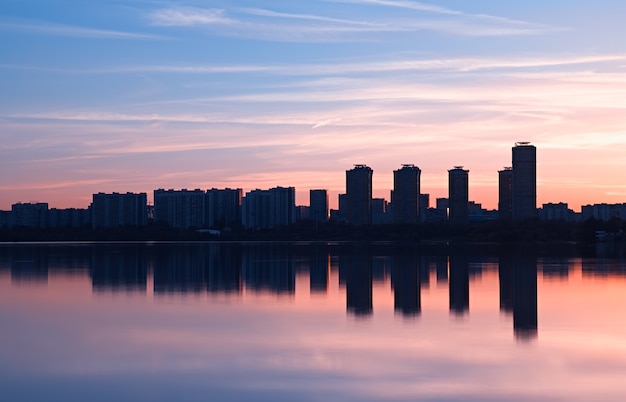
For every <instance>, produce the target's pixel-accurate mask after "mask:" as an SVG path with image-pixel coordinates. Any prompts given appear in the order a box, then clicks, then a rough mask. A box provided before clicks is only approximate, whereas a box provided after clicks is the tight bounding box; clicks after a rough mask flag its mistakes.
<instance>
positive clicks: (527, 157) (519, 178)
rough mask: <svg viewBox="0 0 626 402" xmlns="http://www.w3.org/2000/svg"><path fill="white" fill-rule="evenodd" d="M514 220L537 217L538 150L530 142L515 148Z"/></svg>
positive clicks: (517, 144)
mask: <svg viewBox="0 0 626 402" xmlns="http://www.w3.org/2000/svg"><path fill="white" fill-rule="evenodd" d="M512 194H513V219H515V220H520V219H530V218H534V217H536V216H537V149H536V148H535V147H534V146H533V145H530V144H529V143H528V142H518V143H516V144H515V146H514V147H513V186H512Z"/></svg>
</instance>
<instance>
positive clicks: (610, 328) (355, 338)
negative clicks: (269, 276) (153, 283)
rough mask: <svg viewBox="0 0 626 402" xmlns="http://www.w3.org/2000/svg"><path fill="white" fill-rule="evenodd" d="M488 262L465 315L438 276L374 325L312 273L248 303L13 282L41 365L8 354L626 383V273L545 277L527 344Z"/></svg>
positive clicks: (589, 384)
mask: <svg viewBox="0 0 626 402" xmlns="http://www.w3.org/2000/svg"><path fill="white" fill-rule="evenodd" d="M539 266H541V262H540V263H539ZM483 268H484V271H483V273H482V275H481V276H480V277H474V278H473V279H472V280H471V282H470V313H469V315H468V316H467V317H465V319H464V320H462V321H459V320H452V319H450V316H449V311H448V310H449V306H448V303H449V299H448V285H447V284H439V283H433V280H434V277H432V278H431V285H430V287H428V288H422V290H421V298H422V313H421V315H420V316H419V317H418V318H417V319H415V320H410V321H409V320H405V319H402V318H400V317H398V316H396V315H395V314H394V311H393V293H392V292H391V291H390V282H389V278H387V279H385V281H384V282H376V283H374V286H373V289H372V290H373V304H374V315H373V316H372V318H371V320H366V321H362V320H350V319H346V311H345V297H346V295H345V289H341V288H339V286H338V276H337V272H336V271H332V272H331V275H330V280H329V294H328V296H326V297H323V298H319V297H311V295H310V294H309V292H308V285H309V283H308V279H307V278H306V276H305V275H299V276H297V278H296V293H295V295H293V296H292V297H289V298H286V299H283V298H280V299H277V298H276V297H275V296H272V295H270V294H266V293H256V292H247V291H246V292H244V294H243V295H238V296H236V298H235V299H233V298H231V297H225V298H218V299H214V298H212V297H210V296H208V295H200V296H198V295H194V296H189V297H184V296H180V297H173V298H166V299H162V298H155V299H152V296H150V295H148V296H147V297H146V295H144V294H141V295H137V297H131V296H128V295H124V294H121V295H119V294H118V295H115V294H112V295H104V296H101V295H97V296H96V297H94V296H93V295H91V284H90V281H89V279H88V277H87V276H77V277H68V276H65V275H59V276H51V277H50V281H49V284H48V285H47V286H46V287H43V288H42V287H38V288H30V287H17V286H14V285H11V284H10V282H9V278H8V277H6V276H0V290H1V292H0V299H2V300H4V302H3V303H0V305H2V306H5V308H8V307H7V306H9V305H10V306H11V307H10V308H11V309H12V311H19V312H20V313H21V314H22V319H21V320H20V321H19V322H13V321H11V323H12V326H11V327H7V328H6V329H7V330H9V329H10V330H11V331H18V332H19V331H21V330H23V328H21V327H20V326H21V325H25V324H26V323H28V322H31V320H36V321H32V322H37V323H38V325H39V328H38V329H37V330H33V331H30V332H27V333H26V332H25V333H24V336H23V337H22V340H21V341H20V342H22V343H19V344H18V345H17V346H23V347H21V348H20V349H19V357H20V359H22V360H21V361H22V362H23V361H26V362H28V364H29V365H28V367H27V368H26V367H22V366H20V364H18V363H19V362H18V360H17V357H16V356H13V354H12V353H11V352H9V351H7V350H6V349H5V351H4V352H3V356H4V359H5V361H8V362H13V361H15V363H16V364H15V365H14V369H15V370H16V372H28V373H31V374H32V373H33V370H35V372H36V373H38V374H41V373H44V374H45V373H54V374H55V375H69V376H72V375H81V376H87V377H89V376H96V375H122V376H127V375H134V374H139V373H152V374H153V375H154V374H155V373H162V374H166V375H174V376H175V375H183V376H186V378H197V377H196V376H199V377H201V378H203V381H205V382H208V383H209V384H213V383H211V382H210V381H212V380H213V379H217V378H219V380H216V381H222V383H221V384H220V385H229V386H233V387H244V388H250V389H259V390H268V389H277V390H278V389H280V390H283V391H285V390H294V391H303V390H306V389H308V388H307V387H311V391H314V392H316V393H320V392H324V391H325V392H332V393H333V394H334V395H341V396H346V397H347V396H351V397H353V398H355V397H360V398H364V399H372V398H374V399H378V400H382V399H387V400H389V399H420V398H422V399H429V398H430V399H437V398H439V399H441V398H446V397H447V398H469V397H471V396H473V395H475V396H481V395H482V396H484V395H485V394H486V393H487V394H488V395H490V396H492V397H494V398H498V397H502V398H503V399H511V398H513V399H515V398H520V399H524V400H526V399H542V398H543V397H545V396H546V395H550V396H551V397H558V398H570V399H580V398H582V399H588V398H593V397H597V396H598V395H605V393H606V395H611V394H614V392H615V391H616V390H619V389H621V388H622V381H623V371H624V370H625V369H626V367H624V364H623V362H624V361H626V344H625V343H624V342H623V341H622V340H623V339H624V338H625V334H626V332H625V331H626V327H625V326H624V324H623V322H621V321H620V320H615V319H614V317H615V316H619V314H620V306H621V305H623V301H624V293H623V285H624V280H623V278H619V277H615V276H613V277H609V278H595V277H583V276H582V273H581V263H580V260H573V261H572V268H573V270H572V271H570V274H569V276H568V280H567V281H558V282H555V281H551V280H544V278H543V277H542V276H541V275H540V276H539V278H538V296H539V300H538V307H539V311H538V316H539V337H538V339H537V340H536V341H534V342H532V343H530V344H523V345H516V344H515V341H514V337H513V329H512V325H513V324H512V317H510V316H507V317H503V316H501V315H500V312H499V303H498V297H499V290H498V289H499V288H498V286H499V284H498V276H497V264H496V263H495V262H485V263H483ZM581 295H584V297H581ZM77 297H78V298H79V299H80V300H81V302H80V303H77V299H76V298H77ZM9 300H10V303H9V302H8V301H9ZM61 311H63V314H60V312H61ZM26 317H29V318H26ZM46 317H47V318H46ZM581 322H584V325H581ZM59 334H61V335H63V336H61V337H59ZM42 337H45V339H46V341H47V342H50V340H51V339H54V342H55V344H56V345H57V347H56V348H55V350H54V351H52V352H51V351H49V350H47V349H45V348H43V347H42V348H32V347H27V346H28V343H29V342H34V343H36V344H37V345H46V342H43V341H42V339H41V338H42ZM3 345H5V347H6V346H7V344H6V340H5V342H4V343H3ZM16 350H17V349H16ZM29 353H32V356H30V355H29V356H27V357H25V356H24V355H25V354H29ZM220 373H221V375H222V376H220ZM233 373H240V374H241V375H236V376H234V377H233ZM189 376H192V377H189ZM311 378H314V379H315V380H311ZM520 378H523V380H520ZM337 379H340V381H339V380H337ZM232 381H235V383H233V382H232ZM529 383H532V384H533V386H532V387H529V386H528V384H529ZM313 387H314V389H313Z"/></svg>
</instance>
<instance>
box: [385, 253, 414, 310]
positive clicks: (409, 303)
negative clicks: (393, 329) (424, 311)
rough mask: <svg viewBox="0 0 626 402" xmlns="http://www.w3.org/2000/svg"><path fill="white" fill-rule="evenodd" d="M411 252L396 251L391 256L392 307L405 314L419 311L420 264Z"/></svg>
mask: <svg viewBox="0 0 626 402" xmlns="http://www.w3.org/2000/svg"><path fill="white" fill-rule="evenodd" d="M418 261H419V260H418V258H417V257H416V256H415V255H414V254H413V253H406V252H400V251H399V252H397V253H396V254H394V258H393V269H392V271H391V286H392V287H393V299H394V309H395V310H396V311H399V312H401V313H402V314H403V315H405V316H411V315H417V314H419V313H420V311H421V297H420V296H421V295H420V266H419V262H418Z"/></svg>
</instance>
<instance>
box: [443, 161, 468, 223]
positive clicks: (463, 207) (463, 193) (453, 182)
mask: <svg viewBox="0 0 626 402" xmlns="http://www.w3.org/2000/svg"><path fill="white" fill-rule="evenodd" d="M468 173H469V170H464V169H463V166H455V167H454V169H450V170H448V210H449V220H450V222H452V223H467V220H468V217H469V209H468V208H469V205H468V203H469V176H468Z"/></svg>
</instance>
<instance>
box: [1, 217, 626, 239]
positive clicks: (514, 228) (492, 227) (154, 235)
mask: <svg viewBox="0 0 626 402" xmlns="http://www.w3.org/2000/svg"><path fill="white" fill-rule="evenodd" d="M598 231H605V232H609V233H624V232H626V221H622V220H621V219H619V218H613V219H611V220H609V221H602V220H596V219H593V218H591V219H588V220H586V221H583V222H565V221H556V220H555V221H549V220H539V219H532V220H522V221H505V220H494V221H487V222H475V223H467V224H453V223H450V222H427V223H420V224H408V225H407V224H404V225H401V224H386V225H359V226H355V225H351V224H348V223H344V222H334V221H329V222H324V223H320V222H312V221H298V222H296V223H295V224H292V225H289V226H280V227H276V228H272V229H260V230H246V229H244V228H243V227H241V226H239V227H233V228H229V229H228V230H225V231H221V232H219V234H217V233H215V232H212V233H210V232H206V231H204V232H203V231H196V230H191V229H189V230H185V229H176V228H172V227H169V226H167V225H166V224H163V223H152V224H149V225H147V226H139V227H137V226H119V227H114V228H98V229H91V228H90V227H87V226H86V227H82V228H47V229H38V228H28V227H14V228H11V229H6V228H4V229H0V242H22V241H139V240H154V241H158V240H163V241H189V240H191V241H194V240H227V241H232V240H242V241H250V240H252V241H256V240H287V241H293V240H320V241H341V240H346V241H354V240H366V241H376V240H382V241H444V242H451V241H465V242H467V241H470V242H472V241H473V242H496V243H519V242H528V243H533V242H579V243H592V242H594V241H595V239H596V233H597V232H598ZM620 240H623V238H622V239H620Z"/></svg>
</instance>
